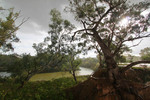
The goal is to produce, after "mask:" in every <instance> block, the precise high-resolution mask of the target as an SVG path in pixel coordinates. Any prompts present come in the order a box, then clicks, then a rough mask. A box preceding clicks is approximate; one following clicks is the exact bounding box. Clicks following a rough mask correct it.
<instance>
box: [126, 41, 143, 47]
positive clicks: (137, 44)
mask: <svg viewBox="0 0 150 100" xmlns="http://www.w3.org/2000/svg"><path fill="white" fill-rule="evenodd" d="M141 42H142V40H141V41H140V42H139V43H137V44H135V45H132V46H130V47H129V48H132V47H135V46H138V45H139V44H140V43H141Z"/></svg>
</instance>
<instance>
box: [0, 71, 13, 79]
mask: <svg viewBox="0 0 150 100" xmlns="http://www.w3.org/2000/svg"><path fill="white" fill-rule="evenodd" d="M10 75H11V73H8V72H0V77H2V78H4V77H9V76H10Z"/></svg>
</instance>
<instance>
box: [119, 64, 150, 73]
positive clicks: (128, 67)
mask: <svg viewBox="0 0 150 100" xmlns="http://www.w3.org/2000/svg"><path fill="white" fill-rule="evenodd" d="M141 63H150V61H137V62H133V63H131V64H129V65H127V66H126V67H124V68H123V69H121V71H120V72H121V73H124V72H125V71H127V70H128V69H130V68H132V67H133V66H135V65H137V64H141Z"/></svg>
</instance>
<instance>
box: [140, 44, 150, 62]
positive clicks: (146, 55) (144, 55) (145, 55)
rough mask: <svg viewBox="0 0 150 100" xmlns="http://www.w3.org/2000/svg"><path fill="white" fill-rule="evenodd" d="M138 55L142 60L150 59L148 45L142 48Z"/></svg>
mask: <svg viewBox="0 0 150 100" xmlns="http://www.w3.org/2000/svg"><path fill="white" fill-rule="evenodd" d="M140 55H141V59H142V60H150V47H147V48H144V49H142V50H141V52H140Z"/></svg>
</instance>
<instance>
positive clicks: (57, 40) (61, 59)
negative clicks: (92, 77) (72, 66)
mask: <svg viewBox="0 0 150 100" xmlns="http://www.w3.org/2000/svg"><path fill="white" fill-rule="evenodd" d="M73 29H75V26H74V25H73V24H71V22H70V21H68V20H66V19H63V18H62V16H61V13H60V12H59V11H58V10H57V9H55V8H54V9H52V10H51V11H50V24H49V32H48V36H47V37H46V38H45V39H44V42H42V43H39V44H38V45H36V44H34V45H33V47H34V48H35V49H36V51H37V56H39V55H42V54H45V55H49V57H48V59H47V60H45V62H46V64H47V65H46V66H47V67H55V68H57V69H61V66H62V64H63V63H65V57H66V55H68V49H69V48H70V46H71V45H70V42H71V32H72V31H73Z"/></svg>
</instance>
